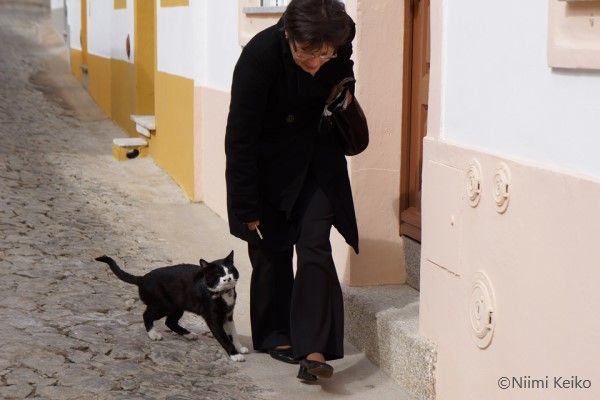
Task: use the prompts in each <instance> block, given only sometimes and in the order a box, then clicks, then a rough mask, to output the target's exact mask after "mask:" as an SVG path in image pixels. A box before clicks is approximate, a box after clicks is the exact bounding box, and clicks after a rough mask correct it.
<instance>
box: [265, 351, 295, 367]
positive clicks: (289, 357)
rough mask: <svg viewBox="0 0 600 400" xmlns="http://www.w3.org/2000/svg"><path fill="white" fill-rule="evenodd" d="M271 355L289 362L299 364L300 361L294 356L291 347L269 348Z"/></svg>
mask: <svg viewBox="0 0 600 400" xmlns="http://www.w3.org/2000/svg"><path fill="white" fill-rule="evenodd" d="M269 355H270V356H271V357H273V358H274V359H276V360H279V361H283V362H285V363H288V364H298V363H299V361H298V360H296V359H295V358H294V352H293V351H292V348H291V347H288V348H287V349H276V348H273V349H271V350H269Z"/></svg>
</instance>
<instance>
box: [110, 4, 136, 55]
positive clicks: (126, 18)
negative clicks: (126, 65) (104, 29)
mask: <svg viewBox="0 0 600 400" xmlns="http://www.w3.org/2000/svg"><path fill="white" fill-rule="evenodd" d="M133 2H134V0H127V8H126V9H118V10H113V12H112V24H111V30H110V32H111V43H110V54H111V58H114V59H116V60H123V61H128V62H130V63H133V61H134V60H135V40H134V39H135V26H134V12H133V11H134V5H133ZM127 35H129V43H130V48H131V57H130V58H129V59H128V58H127V51H126V46H125V42H126V40H127Z"/></svg>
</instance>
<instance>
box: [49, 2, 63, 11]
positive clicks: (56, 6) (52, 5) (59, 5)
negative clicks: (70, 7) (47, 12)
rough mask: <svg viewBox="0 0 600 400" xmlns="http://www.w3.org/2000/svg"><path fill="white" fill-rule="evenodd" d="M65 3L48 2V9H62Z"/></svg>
mask: <svg viewBox="0 0 600 400" xmlns="http://www.w3.org/2000/svg"><path fill="white" fill-rule="evenodd" d="M64 7H65V2H64V0H51V1H50V9H52V10H57V9H59V8H64Z"/></svg>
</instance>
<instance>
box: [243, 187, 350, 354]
mask: <svg viewBox="0 0 600 400" xmlns="http://www.w3.org/2000/svg"><path fill="white" fill-rule="evenodd" d="M333 219H334V214H333V209H332V206H331V203H330V202H329V199H328V198H327V196H326V195H325V193H323V191H322V190H321V189H319V188H317V189H316V190H315V191H314V193H313V194H312V196H311V197H310V198H309V199H308V202H307V204H306V209H305V211H304V212H303V215H302V216H301V219H300V224H299V231H298V232H299V234H298V239H297V241H296V254H297V257H298V265H297V270H296V277H295V279H294V275H293V270H292V257H293V246H289V247H288V248H285V249H282V250H272V249H268V248H266V247H265V246H261V245H260V244H258V245H253V244H249V245H248V253H249V255H250V262H251V263H252V278H251V283H250V321H251V324H252V341H253V345H254V348H255V349H256V350H262V351H264V350H268V349H270V348H273V347H275V346H280V345H288V344H290V345H291V346H292V348H293V350H294V356H295V357H296V358H304V357H305V356H306V355H308V354H310V353H323V355H324V356H325V359H326V360H335V359H339V358H342V357H343V356H344V306H343V298H342V289H341V287H340V282H339V279H338V276H337V272H336V270H335V265H334V263H333V258H332V256H331V244H330V242H329V233H330V231H331V227H332V225H333Z"/></svg>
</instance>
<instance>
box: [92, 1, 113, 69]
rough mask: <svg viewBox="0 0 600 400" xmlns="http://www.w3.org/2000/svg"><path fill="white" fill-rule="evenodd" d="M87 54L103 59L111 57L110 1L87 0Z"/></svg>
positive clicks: (111, 6)
mask: <svg viewBox="0 0 600 400" xmlns="http://www.w3.org/2000/svg"><path fill="white" fill-rule="evenodd" d="M87 2H88V3H87V4H88V9H87V12H88V53H89V54H94V55H97V56H101V57H104V58H110V57H111V31H112V24H111V20H112V14H113V5H114V3H113V2H112V1H106V0H87Z"/></svg>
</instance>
